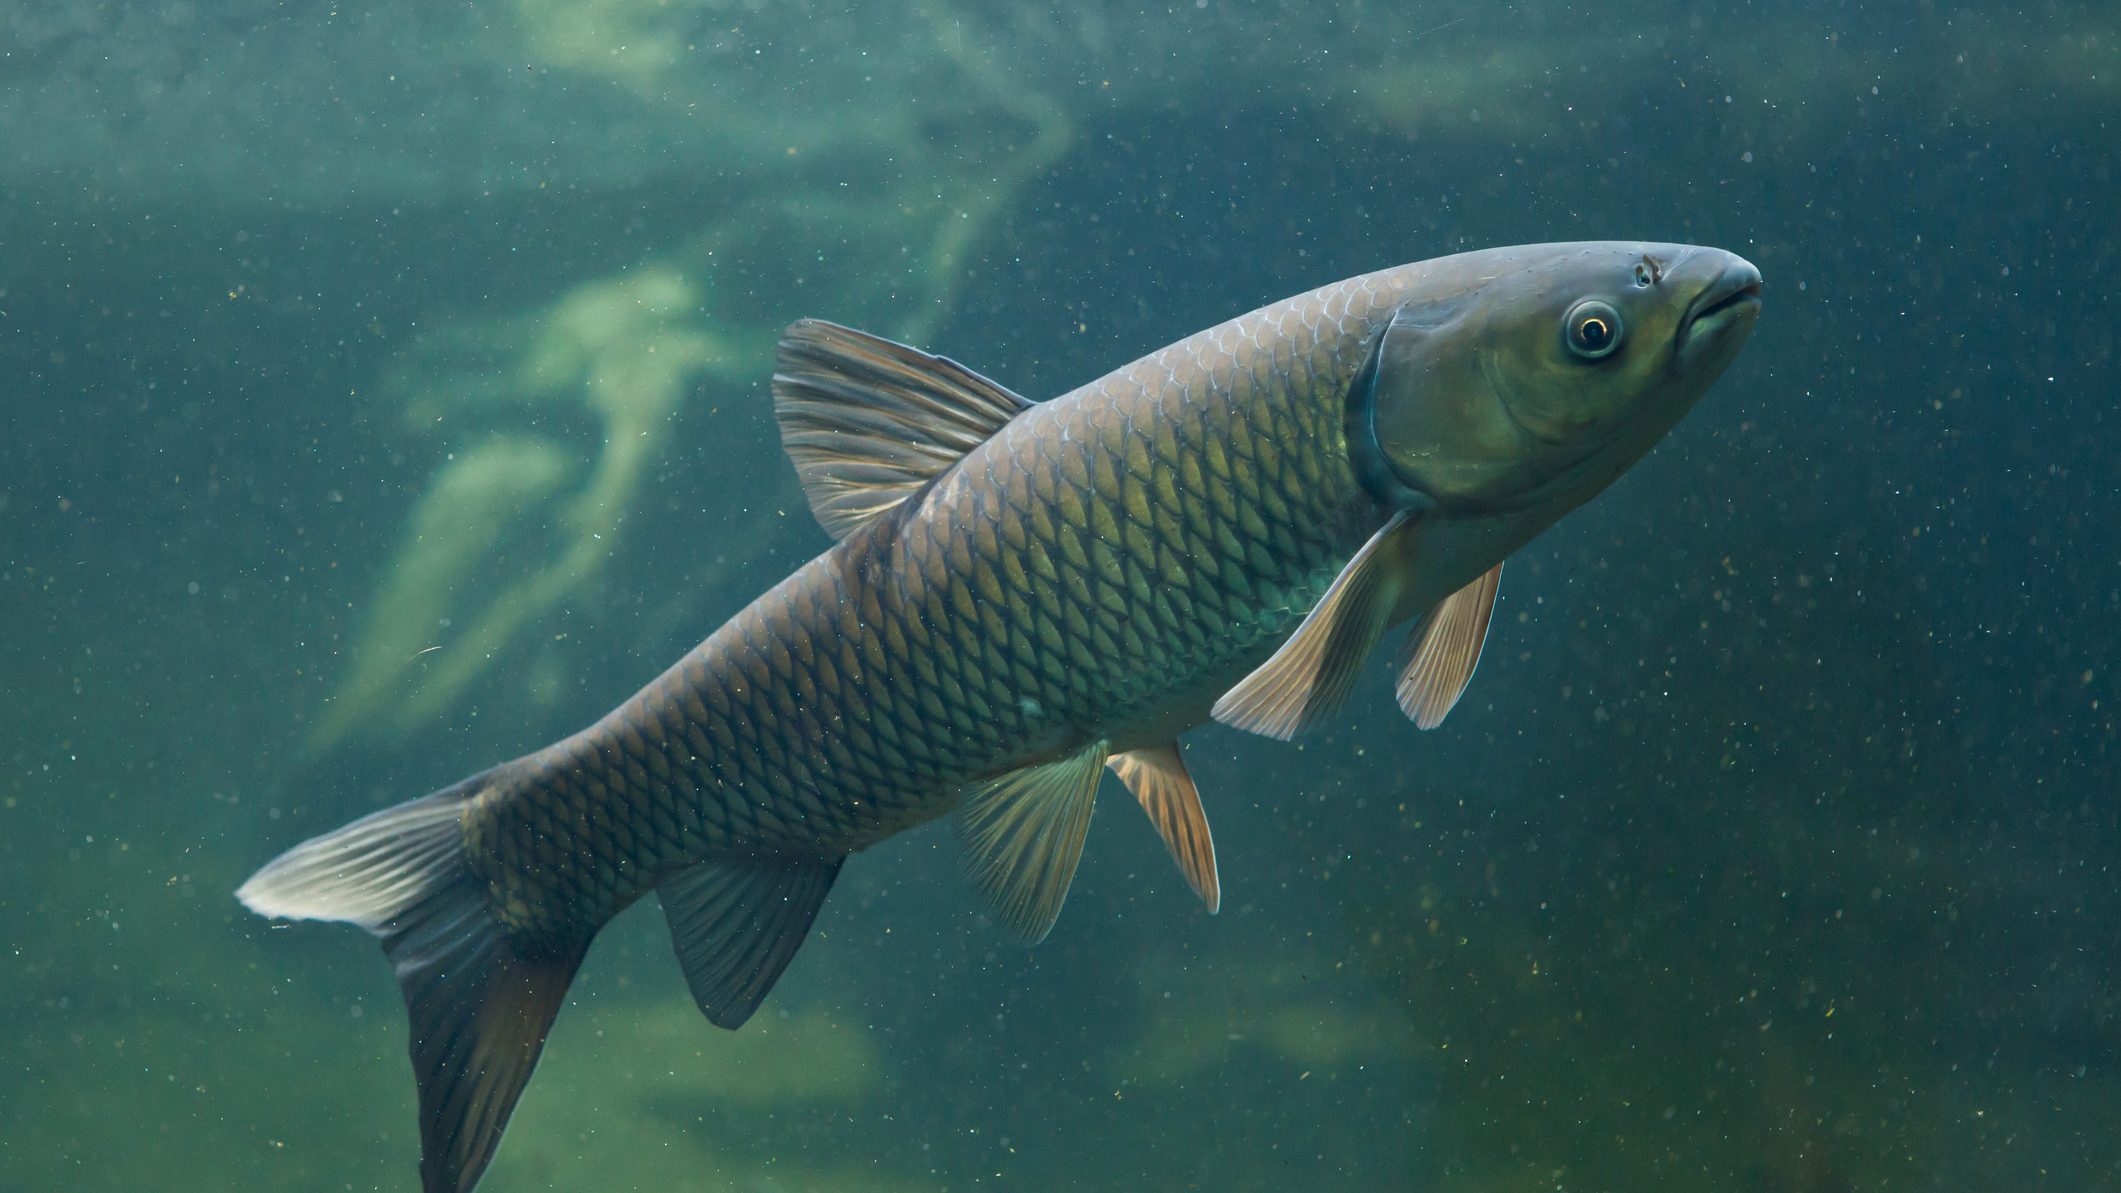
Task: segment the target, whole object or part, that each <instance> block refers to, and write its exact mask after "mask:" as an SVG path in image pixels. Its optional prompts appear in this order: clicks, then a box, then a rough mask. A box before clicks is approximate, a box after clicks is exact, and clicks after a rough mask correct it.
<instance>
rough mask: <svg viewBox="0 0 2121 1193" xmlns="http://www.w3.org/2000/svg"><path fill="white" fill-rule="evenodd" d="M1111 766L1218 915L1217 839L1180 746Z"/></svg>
mask: <svg viewBox="0 0 2121 1193" xmlns="http://www.w3.org/2000/svg"><path fill="white" fill-rule="evenodd" d="M1106 765H1107V766H1110V767H1111V768H1112V773H1113V774H1116V775H1118V776H1119V781H1120V782H1122V783H1125V784H1126V785H1127V790H1129V791H1131V792H1133V793H1134V798H1135V799H1138V800H1140V801H1141V805H1142V811H1144V812H1147V813H1148V814H1149V822H1150V823H1151V824H1154V825H1155V826H1156V832H1157V834H1158V835H1159V836H1161V837H1162V838H1163V839H1164V846H1165V848H1167V849H1169V850H1170V851H1171V860H1172V861H1174V862H1177V863H1178V869H1179V872H1180V873H1181V874H1184V875H1185V876H1186V883H1187V884H1188V885H1189V886H1191V887H1192V888H1193V893H1194V894H1196V895H1199V896H1200V899H1201V902H1203V903H1205V904H1207V905H1208V914H1209V915H1214V914H1215V912H1216V910H1217V909H1218V908H1220V907H1221V906H1222V884H1221V883H1220V881H1218V880H1217V878H1216V876H1215V838H1214V837H1212V836H1210V835H1209V833H1208V816H1207V813H1205V812H1203V811H1201V807H1200V789H1199V788H1197V787H1195V786H1194V785H1193V776H1192V775H1190V774H1188V773H1186V762H1185V759H1183V758H1181V757H1179V753H1178V743H1177V742H1175V741H1174V742H1167V743H1165V744H1164V745H1161V746H1150V747H1148V748H1146V749H1141V750H1129V751H1127V752H1126V753H1124V754H1114V755H1113V756H1112V759H1111V761H1109V762H1107V763H1106Z"/></svg>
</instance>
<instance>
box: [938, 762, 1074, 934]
mask: <svg viewBox="0 0 2121 1193" xmlns="http://www.w3.org/2000/svg"><path fill="white" fill-rule="evenodd" d="M1106 754H1107V750H1106V745H1105V743H1104V742H1103V741H1095V742H1091V743H1090V744H1089V745H1087V746H1084V747H1083V748H1082V749H1080V750H1077V751H1076V752H1075V753H1073V754H1070V755H1068V756H1067V757H1065V758H1061V759H1058V760H1056V761H1053V762H1047V763H1042V764H1040V765H1038V766H1030V767H1025V768H1023V769H1022V770H1014V771H1010V772H1009V773H1008V774H1005V775H1002V776H1000V777H998V778H996V779H993V780H991V781H990V782H988V783H987V784H986V785H985V786H984V787H982V788H980V789H979V790H977V791H975V792H973V794H972V795H971V797H970V798H968V799H967V800H966V801H965V803H964V806H963V807H962V808H960V809H959V810H958V817H957V826H958V836H959V839H960V840H962V841H963V843H964V846H965V863H966V868H967V870H968V871H969V872H970V876H971V878H972V882H973V885H975V886H977V887H978V888H979V891H980V893H981V894H982V895H983V896H985V897H986V900H987V904H988V906H989V907H990V908H992V909H993V911H994V914H995V916H996V917H997V918H998V919H1000V920H1001V921H1002V923H1003V924H1005V925H1007V926H1008V928H1009V930H1010V931H1011V932H1013V933H1015V934H1016V936H1017V937H1018V938H1019V939H1021V940H1023V941H1024V942H1025V943H1026V944H1037V943H1038V942H1039V941H1041V940H1044V939H1045V938H1046V933H1048V932H1050V931H1052V930H1053V921H1054V920H1056V919H1058V918H1060V909H1061V903H1062V902H1063V901H1065V900H1066V899H1067V897H1068V884H1069V883H1070V882H1071V881H1072V880H1073V879H1074V877H1075V866H1076V863H1077V862H1078V861H1080V860H1081V859H1082V855H1083V841H1084V839H1085V838H1086V837H1087V836H1088V835H1089V831H1090V813H1091V811H1092V809H1093V808H1094V807H1095V806H1096V801H1097V781H1098V779H1100V778H1101V777H1103V775H1104V767H1105V758H1106Z"/></svg>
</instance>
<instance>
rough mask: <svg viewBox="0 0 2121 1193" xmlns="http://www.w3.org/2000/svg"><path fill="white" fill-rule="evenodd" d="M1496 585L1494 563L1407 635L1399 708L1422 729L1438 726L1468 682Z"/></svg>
mask: <svg viewBox="0 0 2121 1193" xmlns="http://www.w3.org/2000/svg"><path fill="white" fill-rule="evenodd" d="M1501 584H1502V565H1501V564H1499V563H1498V564H1496V565H1495V566H1494V567H1491V568H1489V569H1488V570H1487V571H1485V572H1482V573H1481V574H1480V575H1479V576H1478V577H1477V578H1476V579H1475V580H1474V581H1473V582H1472V583H1471V584H1468V585H1466V586H1465V587H1464V588H1461V589H1459V590H1458V591H1457V592H1454V593H1452V594H1451V595H1450V596H1447V597H1445V598H1444V599H1443V601H1442V603H1441V604H1438V605H1437V606H1436V607H1435V608H1434V609H1431V610H1429V615H1428V616H1427V617H1424V618H1422V619H1421V624H1420V625H1417V626H1415V627H1414V632H1413V633H1411V634H1409V635H1407V644H1406V646H1405V647H1404V648H1403V649H1402V651H1401V654H1400V660H1399V661H1400V671H1399V692H1398V694H1399V707H1400V708H1402V709H1404V710H1406V714H1407V715H1408V716H1410V717H1412V718H1414V723H1415V724H1416V725H1419V726H1421V727H1422V728H1423V729H1434V728H1436V727H1437V726H1438V725H1441V724H1443V718H1444V714H1445V713H1447V712H1450V711H1451V706H1452V705H1454V704H1457V703H1458V698H1459V697H1460V696H1463V695H1465V691H1466V684H1468V683H1470V682H1472V679H1473V668H1475V667H1477V666H1479V665H1480V647H1481V644H1482V643H1485V642H1486V641H1487V640H1488V619H1489V618H1490V617H1492V616H1493V615H1494V613H1495V592H1496V589H1497V588H1498V587H1499V586H1500V585H1501Z"/></svg>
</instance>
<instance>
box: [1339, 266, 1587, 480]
mask: <svg viewBox="0 0 2121 1193" xmlns="http://www.w3.org/2000/svg"><path fill="white" fill-rule="evenodd" d="M1482 293H1483V289H1482V287H1479V286H1475V287H1473V288H1470V289H1466V290H1461V291H1458V292H1456V293H1452V294H1448V295H1444V296H1441V297H1438V298H1433V299H1416V300H1414V301H1410V302H1408V303H1406V304H1404V305H1402V306H1401V307H1400V308H1399V309H1398V310H1397V311H1395V312H1393V314H1392V318H1391V319H1390V320H1389V321H1388V322H1387V323H1386V324H1385V326H1384V328H1383V330H1382V331H1380V332H1379V333H1378V336H1377V340H1376V342H1375V343H1374V344H1373V345H1372V346H1371V348H1370V354H1369V356H1368V358H1367V359H1366V360H1365V361H1364V362H1363V366H1362V368H1361V370H1360V371H1358V372H1357V373H1356V376H1355V379H1354V381H1353V382H1352V383H1351V384H1350V386H1349V390H1348V413H1347V419H1348V444H1349V449H1350V456H1351V458H1352V461H1353V464H1354V467H1355V472H1356V475H1357V476H1358V477H1359V478H1361V481H1362V483H1363V486H1364V487H1365V488H1366V489H1368V490H1369V492H1370V493H1371V495H1373V496H1375V497H1376V498H1377V499H1378V500H1379V501H1382V502H1383V503H1384V504H1385V505H1387V506H1389V507H1390V508H1393V509H1404V510H1415V511H1425V510H1432V509H1437V508H1439V507H1442V508H1448V509H1454V510H1459V511H1466V510H1472V509H1495V508H1502V507H1506V506H1509V505H1511V504H1514V502H1513V501H1512V498H1513V497H1516V496H1518V495H1521V494H1525V493H1528V492H1530V491H1532V490H1535V489H1537V488H1538V486H1539V485H1540V483H1541V482H1542V481H1543V480H1544V479H1546V478H1545V475H1544V474H1543V473H1542V472H1541V471H1540V470H1539V468H1538V467H1537V466H1536V463H1535V460H1536V457H1537V452H1536V451H1528V450H1527V448H1528V446H1534V445H1529V444H1528V443H1527V439H1528V435H1527V432H1526V430H1525V428H1524V427H1522V426H1521V425H1519V424H1518V422H1517V420H1516V419H1515V418H1514V417H1512V415H1511V413H1510V407H1509V403H1508V401H1507V400H1505V398H1504V396H1503V395H1502V394H1501V393H1500V392H1498V389H1499V387H1500V386H1502V385H1503V384H1505V383H1504V381H1503V379H1502V377H1501V376H1500V374H1499V372H1498V371H1497V370H1496V369H1495V368H1494V367H1493V362H1492V361H1491V360H1490V359H1489V357H1490V354H1489V353H1488V352H1487V351H1485V350H1484V348H1485V344H1486V341H1487V340H1488V339H1489V338H1491V336H1492V335H1493V329H1491V328H1490V326H1489V322H1490V319H1489V313H1488V311H1487V308H1486V305H1485V304H1483V303H1481V302H1480V301H1478V299H1479V298H1480V296H1481V294H1482Z"/></svg>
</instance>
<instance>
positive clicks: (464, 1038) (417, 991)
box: [236, 771, 589, 1193]
mask: <svg viewBox="0 0 2121 1193" xmlns="http://www.w3.org/2000/svg"><path fill="white" fill-rule="evenodd" d="M496 782H497V776H496V775H495V773H494V772H492V771H488V772H485V773H483V774H478V775H474V776H472V777H471V778H469V779H465V780H464V781H462V782H460V783H457V784H455V785H453V786H450V787H445V788H443V789H442V790H440V791H437V792H435V793H433V794H432V795H427V796H423V797H421V798H420V799H416V800H413V801H411V802H409V803H403V804H399V805H397V806H396V807H393V808H386V809H384V810H383V811H381V812H377V813H374V814H372V815H369V816H365V817H363V818H361V819H359V820H356V821H354V822H353V823H352V824H349V825H347V826H345V827H344V828H341V829H339V830H337V831H336V832H331V833H326V834H325V835H323V836H321V837H315V838H312V839H311V840H308V841H305V842H303V843H302V844H300V845H297V846H295V847H294V848H293V849H290V850H288V851H287V852H286V853H283V854H281V855H280V856H279V857H278V858H276V859H274V860H273V861H272V862H270V863H269V864H267V865H266V866H265V868H264V869H262V870H259V871H258V872H257V873H256V874H255V875H253V876H252V877H251V879H250V881H248V882H246V883H244V884H243V886H242V888H241V889H240V890H238V891H237V892H236V897H237V898H238V899H241V900H242V901H243V905H244V906H246V907H248V908H250V909H251V910H252V911H255V912H257V913H258V914H260V915H267V916H273V917H275V918H279V919H311V920H341V921H344V922H346V923H352V924H359V925H360V926H361V927H363V928H365V929H367V930H368V931H369V932H370V933H372V934H374V935H376V936H378V937H380V938H382V941H383V951H384V953H385V954H387V955H388V956H389V957H390V961H391V964H392V965H393V966H394V967H395V968H396V970H397V975H398V987H399V990H400V991H401V992H402V993H403V995H404V997H405V1007H406V1010H407V1011H408V1012H410V1014H411V1018H412V1047H411V1052H412V1066H413V1076H414V1078H415V1079H416V1080H417V1081H418V1083H419V1091H420V1150H421V1160H420V1177H421V1182H422V1185H423V1187H424V1188H425V1189H426V1193H464V1191H465V1190H469V1189H470V1188H471V1187H472V1186H473V1185H474V1184H476V1183H477V1181H478V1179H479V1174H480V1173H481V1172H482V1171H484V1170H485V1168H486V1164H487V1161H489V1160H491V1159H492V1158H493V1151H494V1147H495V1145H496V1144H498V1143H499V1142H500V1139H501V1131H502V1129H503V1128H504V1127H506V1126H507V1124H508V1116H509V1113H510V1112H511V1111H513V1110H514V1109H515V1105H516V1099H518V1098H520V1097H521V1096H522V1093H523V1087H524V1085H525V1084H526V1083H528V1082H529V1080H530V1072H531V1069H532V1068H533V1067H534V1066H536V1064H537V1062H538V1053H539V1052H540V1051H541V1050H542V1049H543V1048H544V1046H545V1033H546V1032H547V1031H549V1030H550V1029H551V1027H552V1021H553V1017H554V1016H555V1015H557V1014H558V1013H559V1009H560V1002H561V1000H562V999H563V998H564V997H565V996H566V993H567V987H568V984H569V983H571V982H572V981H573V980H574V974H575V970H576V968H577V967H579V966H580V964H581V961H582V955H583V953H584V952H586V951H587V950H588V947H589V942H588V939H587V937H586V935H585V936H584V938H583V939H581V940H580V941H571V942H566V943H559V944H553V943H547V942H543V941H539V942H534V943H533V942H526V941H524V940H522V939H521V938H519V937H515V936H511V935H510V934H509V932H508V931H507V929H506V928H505V927H503V925H502V924H501V922H500V921H499V919H498V918H497V917H496V916H495V914H494V908H493V905H492V900H491V899H490V898H489V897H488V895H487V889H486V885H485V883H483V882H482V881H480V880H479V879H478V877H477V876H476V875H474V874H473V873H472V872H471V870H470V868H469V867H468V866H467V865H466V864H465V853H464V829H463V818H464V813H465V810H466V806H467V805H468V804H469V802H470V801H471V800H472V799H473V798H474V797H476V796H477V795H479V794H480V793H481V792H482V791H485V790H487V789H488V788H489V787H491V786H493V785H494V784H495V783H496Z"/></svg>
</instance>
